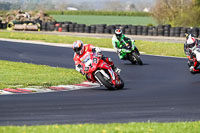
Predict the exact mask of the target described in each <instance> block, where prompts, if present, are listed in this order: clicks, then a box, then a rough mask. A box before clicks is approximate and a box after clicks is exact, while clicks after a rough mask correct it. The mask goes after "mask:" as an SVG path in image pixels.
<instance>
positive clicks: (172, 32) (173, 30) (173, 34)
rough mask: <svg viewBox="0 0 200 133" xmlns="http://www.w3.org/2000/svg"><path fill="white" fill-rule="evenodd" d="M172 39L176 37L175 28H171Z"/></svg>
mask: <svg viewBox="0 0 200 133" xmlns="http://www.w3.org/2000/svg"><path fill="white" fill-rule="evenodd" d="M169 35H170V36H171V37H174V36H175V27H173V28H170V34H169Z"/></svg>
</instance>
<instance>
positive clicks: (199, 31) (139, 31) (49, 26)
mask: <svg viewBox="0 0 200 133" xmlns="http://www.w3.org/2000/svg"><path fill="white" fill-rule="evenodd" d="M23 23H25V24H26V26H24V25H23V26H18V27H16V26H15V25H17V24H22V22H9V23H2V21H0V29H7V30H13V29H14V28H16V29H18V30H20V28H21V29H23V30H28V29H31V30H35V29H36V26H35V27H34V26H33V25H37V27H38V31H39V30H41V31H59V32H79V33H93V34H94V33H98V34H114V33H115V29H117V28H121V29H122V31H123V33H125V34H127V35H143V36H166V37H167V36H169V37H185V33H191V34H194V35H195V36H196V37H200V28H199V27H171V25H158V26H141V25H119V24H118V25H107V24H97V25H85V24H77V23H75V22H68V21H67V22H40V23H34V22H28V21H27V22H23ZM24 27H25V28H24ZM27 27H28V28H27Z"/></svg>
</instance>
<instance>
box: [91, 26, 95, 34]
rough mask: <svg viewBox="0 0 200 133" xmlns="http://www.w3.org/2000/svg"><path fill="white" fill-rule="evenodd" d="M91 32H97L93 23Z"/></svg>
mask: <svg viewBox="0 0 200 133" xmlns="http://www.w3.org/2000/svg"><path fill="white" fill-rule="evenodd" d="M90 33H96V25H91V29H90Z"/></svg>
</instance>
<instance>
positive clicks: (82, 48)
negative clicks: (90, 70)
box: [72, 40, 121, 78]
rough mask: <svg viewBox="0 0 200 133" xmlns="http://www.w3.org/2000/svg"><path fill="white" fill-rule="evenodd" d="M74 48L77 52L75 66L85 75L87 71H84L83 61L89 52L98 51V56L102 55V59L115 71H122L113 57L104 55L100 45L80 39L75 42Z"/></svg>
mask: <svg viewBox="0 0 200 133" xmlns="http://www.w3.org/2000/svg"><path fill="white" fill-rule="evenodd" d="M72 48H73V50H74V52H75V53H74V58H73V60H74V62H75V68H76V70H77V71H78V72H80V73H81V74H83V75H85V73H84V71H83V65H84V63H83V62H82V61H83V60H84V59H85V58H86V57H87V53H88V52H89V53H90V52H93V53H97V56H98V57H100V58H101V59H102V60H104V61H105V62H106V63H107V64H109V65H110V66H111V67H112V69H113V71H115V72H117V73H118V74H119V73H120V71H121V70H120V69H119V68H117V67H115V66H114V63H113V61H112V60H111V58H108V57H105V56H103V54H102V52H101V50H100V48H98V47H94V46H93V45H91V44H85V45H84V44H83V42H82V41H80V40H78V41H75V42H74V43H73V46H72ZM86 78H87V75H86Z"/></svg>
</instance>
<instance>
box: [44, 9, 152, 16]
mask: <svg viewBox="0 0 200 133" xmlns="http://www.w3.org/2000/svg"><path fill="white" fill-rule="evenodd" d="M46 13H47V14H50V15H96V16H97V15H98V16H102V15H103V16H150V15H151V14H150V13H147V12H131V11H91V10H90V11H69V10H65V11H58V10H49V11H46Z"/></svg>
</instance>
